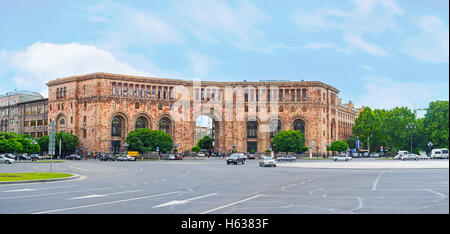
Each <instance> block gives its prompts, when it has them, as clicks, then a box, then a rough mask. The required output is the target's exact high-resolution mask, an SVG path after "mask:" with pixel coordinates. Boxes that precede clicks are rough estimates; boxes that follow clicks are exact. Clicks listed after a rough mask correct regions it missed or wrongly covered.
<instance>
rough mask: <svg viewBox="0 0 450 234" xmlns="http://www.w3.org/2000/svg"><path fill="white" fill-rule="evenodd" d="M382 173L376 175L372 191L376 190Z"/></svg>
mask: <svg viewBox="0 0 450 234" xmlns="http://www.w3.org/2000/svg"><path fill="white" fill-rule="evenodd" d="M383 173H384V171H381V173H380V175H378V177H377V179H376V180H375V182H374V183H373V186H372V191H375V190H377V185H378V181H379V180H380V178H381V176H382V175H383Z"/></svg>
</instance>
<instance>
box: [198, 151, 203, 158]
mask: <svg viewBox="0 0 450 234" xmlns="http://www.w3.org/2000/svg"><path fill="white" fill-rule="evenodd" d="M197 157H205V153H202V152H200V153H198V154H197Z"/></svg>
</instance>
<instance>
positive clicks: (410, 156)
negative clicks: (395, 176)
mask: <svg viewBox="0 0 450 234" xmlns="http://www.w3.org/2000/svg"><path fill="white" fill-rule="evenodd" d="M417 156H418V155H417V154H412V153H410V154H404V155H403V156H402V160H403V161H406V160H417Z"/></svg>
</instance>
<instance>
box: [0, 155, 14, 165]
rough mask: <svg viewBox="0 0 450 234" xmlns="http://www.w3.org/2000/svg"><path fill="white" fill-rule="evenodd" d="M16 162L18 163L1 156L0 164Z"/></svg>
mask: <svg viewBox="0 0 450 234" xmlns="http://www.w3.org/2000/svg"><path fill="white" fill-rule="evenodd" d="M15 162H16V160H14V159H12V158H7V157H5V156H3V155H0V163H6V164H13V163H15Z"/></svg>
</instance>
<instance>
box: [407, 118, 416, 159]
mask: <svg viewBox="0 0 450 234" xmlns="http://www.w3.org/2000/svg"><path fill="white" fill-rule="evenodd" d="M413 128H416V126H415V125H414V123H408V125H407V126H406V129H409V133H410V148H411V151H410V153H412V130H413Z"/></svg>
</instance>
